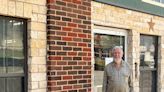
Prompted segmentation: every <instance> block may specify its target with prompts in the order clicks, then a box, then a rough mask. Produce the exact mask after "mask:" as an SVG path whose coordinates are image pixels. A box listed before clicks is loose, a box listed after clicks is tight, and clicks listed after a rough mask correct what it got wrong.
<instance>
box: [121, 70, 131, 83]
mask: <svg viewBox="0 0 164 92" xmlns="http://www.w3.org/2000/svg"><path fill="white" fill-rule="evenodd" d="M129 76H130V75H129V72H128V71H124V72H122V80H123V81H125V82H128V79H129Z"/></svg>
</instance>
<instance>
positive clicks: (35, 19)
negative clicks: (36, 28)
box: [31, 13, 38, 22]
mask: <svg viewBox="0 0 164 92" xmlns="http://www.w3.org/2000/svg"><path fill="white" fill-rule="evenodd" d="M31 21H34V22H37V21H38V14H37V13H33V14H32V18H31Z"/></svg>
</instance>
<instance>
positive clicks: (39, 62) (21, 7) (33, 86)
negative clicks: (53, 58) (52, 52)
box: [0, 0, 47, 92]
mask: <svg viewBox="0 0 164 92" xmlns="http://www.w3.org/2000/svg"><path fill="white" fill-rule="evenodd" d="M46 11H47V9H46V0H0V15H3V16H11V17H17V18H24V19H27V20H28V24H27V31H28V32H27V33H28V34H27V35H28V61H27V64H28V92H46V90H47V89H46V88H47V82H46V80H47V79H46Z"/></svg>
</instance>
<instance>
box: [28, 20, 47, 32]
mask: <svg viewBox="0 0 164 92" xmlns="http://www.w3.org/2000/svg"><path fill="white" fill-rule="evenodd" d="M29 28H30V29H31V30H35V31H46V23H39V22H31V23H30V26H29Z"/></svg>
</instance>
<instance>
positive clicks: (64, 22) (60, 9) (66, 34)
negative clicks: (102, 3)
mask: <svg viewBox="0 0 164 92" xmlns="http://www.w3.org/2000/svg"><path fill="white" fill-rule="evenodd" d="M47 6H48V11H47V31H48V34H47V37H48V40H47V43H48V53H47V54H48V61H47V67H48V68H47V70H48V71H47V74H48V75H47V77H48V92H90V91H91V0H47Z"/></svg>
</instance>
